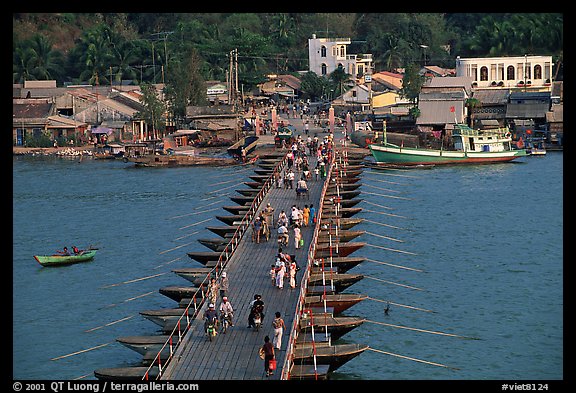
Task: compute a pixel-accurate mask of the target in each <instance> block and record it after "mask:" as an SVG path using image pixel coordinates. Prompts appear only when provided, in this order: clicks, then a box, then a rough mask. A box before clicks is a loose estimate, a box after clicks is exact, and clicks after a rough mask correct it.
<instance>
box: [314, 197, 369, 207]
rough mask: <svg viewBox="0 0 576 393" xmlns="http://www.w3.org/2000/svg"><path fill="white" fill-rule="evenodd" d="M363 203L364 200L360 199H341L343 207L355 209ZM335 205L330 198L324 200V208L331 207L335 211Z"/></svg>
mask: <svg viewBox="0 0 576 393" xmlns="http://www.w3.org/2000/svg"><path fill="white" fill-rule="evenodd" d="M362 201H363V199H360V198H354V199H341V200H340V206H341V207H354V206H356V205H357V204H359V203H360V202H362ZM333 205H334V203H333V201H331V200H330V198H328V199H326V200H324V204H323V207H324V208H328V207H331V208H332V209H333V208H334V207H333Z"/></svg>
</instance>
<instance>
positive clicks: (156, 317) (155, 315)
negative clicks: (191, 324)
mask: <svg viewBox="0 0 576 393" xmlns="http://www.w3.org/2000/svg"><path fill="white" fill-rule="evenodd" d="M188 311H189V313H188V317H189V318H193V316H192V315H191V313H193V312H194V309H188ZM185 312H186V309H184V308H161V309H158V310H146V311H140V315H142V316H143V317H144V318H146V319H148V320H150V321H152V322H154V323H155V324H157V325H160V326H162V327H163V326H164V325H165V324H166V322H168V321H177V320H178V319H180V317H182V316H183V315H184V314H185ZM184 318H186V317H184ZM183 323H186V321H185V320H183Z"/></svg>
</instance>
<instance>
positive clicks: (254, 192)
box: [235, 188, 260, 198]
mask: <svg viewBox="0 0 576 393" xmlns="http://www.w3.org/2000/svg"><path fill="white" fill-rule="evenodd" d="M235 191H236V192H237V193H238V194H240V195H243V196H248V197H252V198H254V197H255V196H256V195H258V193H259V192H260V190H256V189H253V188H250V189H246V190H235Z"/></svg>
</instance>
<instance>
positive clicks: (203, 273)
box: [172, 267, 213, 286]
mask: <svg viewBox="0 0 576 393" xmlns="http://www.w3.org/2000/svg"><path fill="white" fill-rule="evenodd" d="M212 270H213V269H212V268H210V267H200V268H194V267H190V268H178V269H173V270H172V272H174V273H176V274H177V275H179V276H180V277H182V278H185V279H186V280H188V281H190V282H191V283H192V284H194V285H195V286H199V285H201V284H202V283H203V282H204V283H206V282H208V279H207V277H208V276H209V275H210V273H212Z"/></svg>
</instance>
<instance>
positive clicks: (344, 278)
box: [308, 272, 364, 293]
mask: <svg viewBox="0 0 576 393" xmlns="http://www.w3.org/2000/svg"><path fill="white" fill-rule="evenodd" d="M363 278H364V275H363V274H350V273H336V272H314V273H312V274H311V275H310V277H309V278H308V284H309V285H322V283H323V282H326V285H333V286H334V290H335V291H336V292H337V293H338V292H342V291H343V290H345V289H346V288H348V287H349V286H351V285H352V284H355V283H357V282H358V281H360V280H362V279H363Z"/></svg>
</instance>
